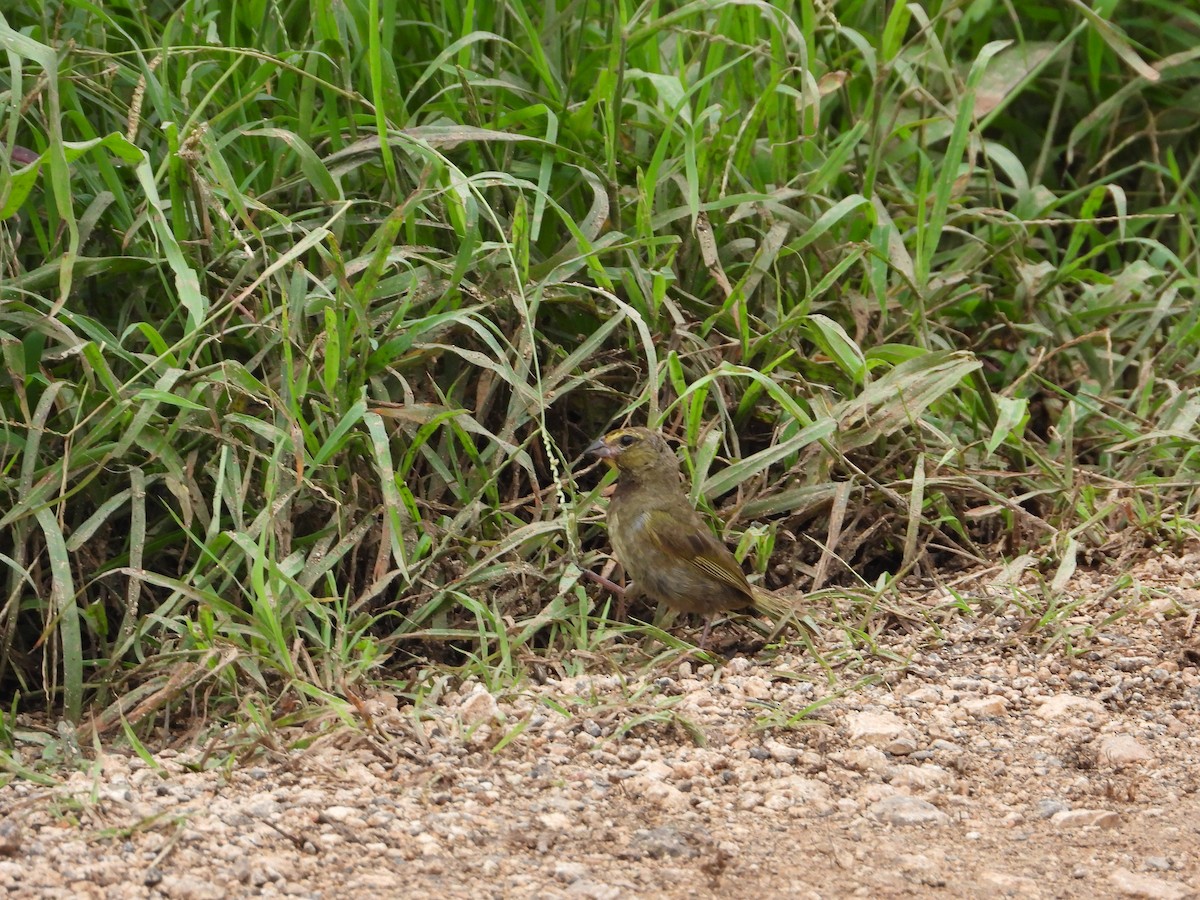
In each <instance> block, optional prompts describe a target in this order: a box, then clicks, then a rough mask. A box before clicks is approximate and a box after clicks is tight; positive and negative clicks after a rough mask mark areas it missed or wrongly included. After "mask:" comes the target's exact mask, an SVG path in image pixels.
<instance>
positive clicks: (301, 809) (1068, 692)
mask: <svg viewBox="0 0 1200 900" xmlns="http://www.w3.org/2000/svg"><path fill="white" fill-rule="evenodd" d="M1047 592H1048V589H1047V588H1046V587H1045V586H1044V582H1043V580H1041V579H1039V578H1036V577H1033V576H1032V574H1031V573H1030V572H1025V573H1020V572H1016V571H1008V572H1003V573H1001V572H998V571H994V572H991V573H984V574H983V575H981V576H979V577H978V578H977V579H976V580H975V581H974V582H973V583H971V584H967V585H961V586H959V588H957V593H958V594H959V595H960V596H962V597H965V598H967V600H966V604H965V605H966V606H967V607H968V608H967V609H961V608H956V607H955V604H954V598H953V596H952V595H951V594H950V593H948V592H947V591H945V590H944V589H940V590H939V589H930V590H928V591H925V592H921V593H917V594H914V596H913V597H912V598H911V603H912V606H911V608H912V609H918V608H920V609H922V610H924V611H926V613H925V614H924V615H922V616H905V615H899V616H896V617H893V618H892V619H891V621H892V622H893V627H891V628H889V629H887V630H886V631H885V633H883V634H879V635H875V636H873V639H874V641H875V643H874V646H873V647H872V648H871V650H872V652H871V653H869V654H868V653H867V652H866V651H865V650H862V649H861V645H860V649H859V650H857V651H851V650H850V649H849V648H848V647H847V646H845V645H842V644H839V643H838V642H839V641H843V640H844V632H842V631H837V630H832V629H831V634H829V635H827V636H826V638H825V641H824V642H823V643H820V644H819V646H818V650H819V651H820V655H821V657H822V658H823V659H824V660H825V662H826V663H827V664H828V665H822V662H821V661H820V660H818V659H817V658H816V657H814V656H813V655H811V654H806V653H804V652H802V651H800V650H785V651H783V652H780V653H778V654H773V653H771V652H767V651H764V652H761V653H758V654H756V655H755V656H753V657H742V656H735V657H734V658H732V659H729V660H728V661H727V662H725V663H724V664H722V665H719V666H718V665H712V664H705V663H703V662H702V661H701V660H685V661H683V662H680V661H678V660H675V661H674V662H672V663H671V664H670V666H669V667H668V668H660V669H658V670H655V671H649V672H643V671H638V672H637V673H636V674H628V673H622V672H620V671H617V670H615V669H614V668H613V667H612V666H611V665H606V661H605V660H593V661H592V662H591V663H590V664H589V665H590V668H591V669H592V670H601V673H600V674H595V675H589V676H584V677H550V678H547V679H545V681H544V683H541V684H528V683H526V684H523V685H521V686H519V687H517V688H515V689H512V690H510V691H506V692H502V693H498V694H493V693H490V692H488V691H487V690H485V689H484V688H483V687H482V686H481V685H479V684H474V683H467V684H464V685H461V686H458V687H455V688H454V689H452V690H445V691H441V692H438V691H436V690H435V691H434V693H433V695H432V696H431V698H430V701H429V702H428V703H427V704H425V705H423V707H422V708H421V709H420V710H414V709H413V708H412V707H410V706H406V705H404V704H402V703H400V702H398V701H397V699H396V697H394V696H390V695H388V694H385V693H380V694H377V695H375V696H372V697H370V698H367V699H366V701H365V703H364V705H363V709H364V711H365V712H366V713H367V714H368V715H367V716H365V717H364V720H363V722H361V723H360V724H359V726H358V727H343V728H335V729H330V728H329V727H328V723H326V725H325V727H322V728H319V729H314V731H312V732H311V733H308V734H305V733H303V732H299V731H297V732H296V733H293V734H287V733H281V732H273V733H271V734H269V735H266V736H264V737H263V739H262V741H261V743H260V744H259V746H258V747H257V751H256V752H255V753H254V754H253V756H252V758H251V759H250V761H249V762H247V763H245V764H241V765H237V764H233V763H230V764H228V765H223V766H220V767H218V768H207V769H205V768H204V767H203V765H202V763H203V761H204V759H205V757H204V754H203V753H202V752H201V750H200V749H184V750H171V749H164V750H161V751H160V752H157V753H155V754H154V762H153V765H151V764H148V763H147V762H146V761H144V760H142V759H140V758H139V757H138V756H136V755H135V754H132V753H130V752H128V751H126V750H118V749H114V748H113V747H102V748H101V750H100V752H98V753H97V754H95V756H94V759H91V760H89V761H84V762H83V763H82V764H79V765H77V766H75V768H74V771H72V772H70V773H69V774H64V775H63V776H62V778H61V779H60V780H58V781H57V782H56V783H55V784H53V785H39V784H34V783H31V782H30V781H27V780H18V781H15V782H13V783H11V784H10V785H8V786H7V787H4V788H0V888H3V889H4V890H7V891H8V895H9V896H12V897H38V898H42V897H45V898H49V897H72V898H74V897H83V898H89V897H96V898H110V897H111V898H125V897H129V898H135V897H136V898H141V897H172V898H219V897H237V896H264V897H269V896H280V895H288V896H297V897H324V898H333V897H336V898H360V897H361V898H366V897H391V896H404V897H438V898H443V897H446V898H456V897H472V898H476V897H484V898H489V897H496V898H499V897H541V898H559V897H562V898H568V897H585V898H624V897H723V898H725V897H728V898H739V897H750V898H772V897H789V898H790V897H798V898H834V897H855V896H861V897H921V898H924V897H980V898H983V897H988V898H991V897H1030V898H1037V897H1047V898H1049V897H1062V898H1072V897H1088V898H1097V897H1149V898H1155V897H1162V898H1183V897H1200V794H1198V793H1197V788H1198V786H1200V737H1198V736H1197V728H1198V726H1200V669H1198V668H1197V666H1198V664H1200V629H1197V628H1196V627H1195V626H1196V618H1197V612H1198V610H1200V554H1197V553H1191V554H1180V555H1179V556H1169V555H1162V556H1157V557H1154V558H1151V559H1147V560H1143V561H1142V562H1140V563H1139V564H1138V565H1137V566H1134V567H1132V568H1125V567H1120V570H1119V571H1108V572H1080V573H1076V575H1075V576H1074V577H1073V578H1072V580H1071V582H1070V583H1069V584H1068V585H1067V589H1066V591H1065V592H1064V593H1063V595H1062V596H1060V597H1059V598H1058V599H1057V600H1056V601H1055V602H1056V603H1057V605H1056V606H1055V605H1051V604H1050V602H1049V601H1048V600H1047V598H1046V595H1047ZM1063 604H1067V605H1066V606H1064V605H1063ZM930 610H933V611H934V612H933V613H932V614H930V613H929V612H928V611H930ZM830 612H831V613H832V611H830ZM880 618H888V617H887V616H876V618H875V620H878V619H880ZM873 621H874V620H873ZM726 627H729V626H726ZM642 668H645V667H642ZM26 751H27V752H26V758H28V756H29V752H28V751H29V748H26Z"/></svg>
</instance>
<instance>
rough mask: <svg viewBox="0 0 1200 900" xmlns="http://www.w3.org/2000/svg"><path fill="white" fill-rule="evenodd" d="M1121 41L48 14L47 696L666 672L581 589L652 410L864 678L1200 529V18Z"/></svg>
mask: <svg viewBox="0 0 1200 900" xmlns="http://www.w3.org/2000/svg"><path fill="white" fill-rule="evenodd" d="M1094 10H1095V11H1093V8H1092V7H1087V6H1085V5H1084V4H1082V3H1061V2H1053V3H1052V2H1023V0H1018V2H1015V3H1013V4H998V3H995V4H994V3H965V4H957V3H945V4H940V3H937V2H934V3H932V4H929V5H927V6H917V5H906V4H901V3H895V4H886V3H882V2H878V0H850V2H844V3H837V4H813V3H811V2H809V0H794V2H793V0H776V2H775V3H773V4H772V3H767V2H757V0H741V2H727V0H695V2H686V3H685V2H679V3H677V2H671V0H662V2H649V0H648V2H645V3H642V4H640V5H638V4H634V3H629V2H625V0H616V2H614V3H600V2H587V0H575V2H568V0H550V2H546V3H538V4H524V3H523V2H522V0H515V2H507V3H506V2H499V3H494V4H493V3H480V4H474V3H462V4H456V3H446V4H428V3H415V2H408V0H349V2H339V3H335V2H330V0H316V2H308V0H305V2H294V0H263V2H252V3H237V4H233V3H223V2H218V0H192V2H188V3H172V2H150V3H146V4H133V3H126V2H120V0H118V2H113V3H107V4H103V5H91V4H84V3H67V4H61V5H59V4H41V3H32V2H25V0H17V2H16V3H15V4H13V3H10V4H7V5H6V8H5V12H4V14H3V17H0V45H2V46H3V47H4V48H5V50H6V52H7V60H8V66H7V68H6V69H2V70H0V349H2V351H3V356H2V360H0V411H2V415H0V496H2V498H3V507H2V509H0V516H2V517H0V561H2V562H3V593H2V594H0V654H2V656H0V695H2V697H3V698H4V699H5V704H4V705H5V710H4V713H11V712H13V711H15V710H17V709H21V708H28V707H29V706H30V705H31V704H32V705H37V704H39V703H43V704H44V703H48V704H50V705H51V706H52V707H53V708H54V709H55V710H61V711H62V713H63V714H64V715H65V716H67V717H68V718H69V719H73V720H75V719H78V718H79V717H80V716H81V715H82V714H83V712H84V711H85V710H88V709H92V710H95V711H96V714H97V715H99V717H100V718H99V719H98V720H97V726H96V727H97V728H99V729H101V730H104V729H111V728H114V727H118V726H119V723H120V721H121V717H122V716H123V717H124V718H125V720H126V721H128V722H131V723H133V724H134V725H138V724H142V723H149V722H162V721H164V718H163V716H164V715H165V714H167V713H169V712H170V711H171V710H172V709H175V708H179V706H180V704H181V703H183V704H185V706H186V709H187V710H190V711H192V712H195V711H197V710H206V709H217V708H222V709H228V708H233V707H236V706H240V707H241V708H242V709H243V710H248V711H249V712H250V714H251V715H253V716H261V717H265V718H267V719H269V718H271V717H272V716H282V715H286V714H289V713H290V712H292V711H295V710H296V709H303V708H306V707H307V706H309V705H310V704H309V699H310V698H315V699H317V700H324V701H326V702H330V703H334V704H335V705H337V704H340V703H341V702H342V701H341V700H339V699H338V698H344V697H351V698H353V686H354V684H355V683H356V682H357V681H359V680H360V679H362V678H363V677H364V676H365V675H366V674H367V673H369V672H370V673H373V674H372V677H379V676H380V675H382V674H384V673H386V674H387V675H388V676H390V677H394V678H400V679H403V678H408V679H409V683H410V684H411V685H412V686H413V688H412V689H413V690H417V689H418V687H419V685H420V684H422V683H424V679H425V678H426V675H427V673H428V672H429V671H430V667H431V666H436V667H439V668H446V667H450V668H453V667H460V668H461V669H465V670H469V671H471V672H472V673H474V674H476V675H477V676H478V677H480V678H483V679H485V680H487V681H488V682H489V683H504V682H505V681H506V680H508V679H511V678H513V677H515V676H518V675H519V673H521V672H522V671H525V670H526V669H527V667H528V666H529V665H538V666H543V665H549V666H555V667H561V668H566V669H568V670H571V669H579V668H582V667H586V666H601V665H605V662H604V658H605V655H607V654H611V653H616V652H617V651H618V649H619V648H620V647H621V646H622V644H623V642H624V641H625V640H626V638H627V637H628V636H629V635H631V634H632V635H633V636H639V635H646V634H653V635H656V636H658V637H659V638H660V639H661V641H662V642H663V643H659V642H654V641H651V642H647V643H646V644H644V645H642V650H641V651H637V652H655V649H654V648H656V647H657V648H659V649H662V648H663V647H666V648H668V649H667V651H666V652H668V653H670V652H673V650H671V649H670V648H675V647H678V646H680V644H679V643H678V642H676V641H674V640H673V639H672V638H670V637H669V636H668V635H666V634H665V633H664V632H661V631H659V630H657V629H652V628H650V627H649V626H640V625H637V626H635V625H628V624H624V623H613V622H610V621H608V620H607V619H606V618H605V616H604V611H605V608H606V605H607V604H608V603H609V602H610V598H609V597H608V596H607V595H605V594H604V593H603V592H602V591H601V590H600V589H599V588H597V587H596V586H595V585H593V584H591V583H590V582H588V581H585V580H583V579H581V572H582V570H584V569H589V568H590V569H596V570H598V569H599V568H600V566H601V563H602V562H603V559H604V555H605V553H606V548H607V543H606V541H605V538H604V533H603V530H602V528H601V527H599V525H598V522H599V520H600V506H599V505H598V504H597V502H596V501H597V499H598V496H599V490H600V487H601V478H600V473H598V472H590V473H586V474H583V475H579V476H578V477H575V476H576V475H578V472H579V470H580V469H581V468H582V466H583V462H582V461H581V459H580V452H581V451H582V449H583V448H584V447H585V446H586V445H587V443H589V442H590V441H591V440H593V439H594V438H595V437H596V436H597V435H598V434H600V433H602V432H603V431H604V430H605V429H606V428H607V427H608V426H609V425H610V424H613V423H617V424H620V423H622V422H625V421H632V422H635V423H638V424H640V423H643V422H649V423H651V424H662V426H663V427H664V429H665V430H667V431H668V432H669V433H670V434H672V435H674V436H676V437H678V438H679V439H680V441H681V444H682V446H683V447H684V448H685V449H684V455H685V456H686V459H687V467H688V469H689V471H690V473H691V475H692V476H693V490H694V494H695V496H696V497H697V499H698V501H699V502H700V503H701V504H702V505H704V506H705V508H706V509H708V510H709V511H710V512H713V513H714V514H715V518H714V521H717V522H718V523H720V524H723V526H724V527H725V528H726V529H727V532H726V534H727V537H728V538H729V540H730V543H731V545H736V546H737V547H738V551H739V555H744V556H745V557H746V559H747V565H748V566H750V567H754V568H755V569H756V570H757V572H758V573H759V574H761V575H762V576H763V579H764V581H765V582H766V583H767V584H770V585H772V586H775V587H782V588H783V589H784V590H791V591H796V590H801V589H803V590H806V591H812V590H814V589H826V590H827V591H829V592H830V593H836V595H837V597H840V598H841V599H840V600H839V601H838V602H839V604H840V605H839V606H838V607H837V608H838V609H839V610H840V612H839V613H838V614H837V615H836V616H835V615H834V614H833V613H832V612H831V610H833V608H834V607H833V605H832V604H833V602H834V601H833V599H832V598H831V597H824V596H823V595H821V594H817V595H815V598H814V600H813V615H814V617H815V618H817V619H822V618H828V619H829V620H830V621H833V620H836V625H835V626H833V627H835V628H837V629H841V630H842V632H843V633H844V634H845V636H846V646H847V647H858V648H863V647H865V648H867V652H869V645H870V636H871V634H872V633H874V632H875V631H877V630H878V629H880V628H886V627H888V626H889V622H890V621H892V618H891V617H890V616H889V615H888V614H887V609H888V598H889V597H890V596H892V592H893V591H894V590H895V585H896V583H897V581H898V579H901V578H903V577H905V576H907V575H910V574H924V575H930V574H935V573H945V572H946V571H948V570H950V569H951V568H952V567H957V566H960V565H977V564H980V563H981V562H982V563H988V564H992V563H996V562H997V561H998V560H999V559H1000V558H1001V557H1003V558H1005V559H1014V558H1018V557H1019V556H1020V555H1021V554H1028V555H1027V556H1025V557H1024V559H1025V562H1024V563H1023V564H1026V565H1033V566H1037V567H1039V568H1040V569H1041V570H1042V571H1044V572H1045V576H1046V589H1045V591H1044V592H1042V593H1041V594H1040V595H1039V596H1037V597H1032V598H1014V600H1013V602H1019V603H1024V604H1025V607H1023V608H1024V611H1025V612H1026V613H1028V614H1029V615H1031V617H1032V618H1033V619H1034V620H1038V619H1039V617H1050V616H1051V615H1052V610H1053V609H1056V608H1060V607H1061V605H1062V602H1065V601H1062V598H1060V597H1058V596H1057V595H1056V590H1057V589H1058V588H1059V587H1061V584H1062V582H1063V580H1064V578H1065V576H1066V575H1067V574H1069V573H1070V572H1071V570H1072V569H1073V567H1074V566H1075V565H1076V564H1077V563H1078V562H1081V561H1083V560H1085V559H1088V558H1090V556H1089V555H1090V554H1097V553H1104V552H1107V550H1106V548H1108V550H1111V549H1112V548H1111V545H1110V541H1111V539H1112V536H1113V535H1114V534H1117V533H1120V534H1122V535H1124V537H1123V540H1124V541H1125V544H1123V546H1126V545H1129V544H1130V542H1132V543H1134V544H1142V545H1145V546H1153V545H1156V544H1159V543H1162V542H1171V541H1179V540H1182V539H1184V538H1186V537H1188V536H1189V535H1193V534H1194V532H1195V530H1196V518H1195V515H1196V506H1197V496H1196V488H1195V485H1196V473H1197V471H1200V456H1198V449H1200V448H1198V444H1197V434H1196V419H1197V416H1198V415H1200V390H1198V387H1200V379H1198V378H1197V372H1198V368H1200V363H1198V360H1197V345H1198V341H1197V338H1198V337H1200V303H1197V282H1198V277H1200V276H1198V274H1197V271H1198V268H1200V267H1198V253H1197V234H1196V220H1197V212H1198V211H1200V197H1198V195H1197V190H1198V187H1200V177H1198V169H1200V153H1198V152H1197V148H1200V102H1197V101H1198V99H1200V87H1197V85H1200V78H1198V77H1197V76H1198V75H1200V13H1198V12H1196V11H1195V10H1193V9H1192V8H1191V6H1190V5H1188V4H1183V3H1175V4H1172V3H1169V2H1164V3H1158V2H1148V3H1141V4H1118V3H1115V2H1111V0H1109V2H1105V0H1101V2H1098V3H1096V4H1094ZM1130 535H1133V537H1132V538H1131V537H1130ZM772 550H773V551H774V556H773V558H772V557H771V553H772ZM959 605H960V608H961V611H962V613H963V614H970V610H971V608H972V604H971V601H970V600H969V599H966V598H964V599H963V600H962V601H961V603H960V604H959ZM641 612H642V613H644V612H646V611H645V610H643V611H641ZM618 639H619V640H618ZM622 652H624V651H622ZM385 660H386V661H387V666H386V667H385V668H381V667H380V663H381V662H383V661H385ZM317 705H320V704H319V703H318V704H317ZM0 715H2V714H0ZM3 731H4V729H3V728H2V727H0V732H3Z"/></svg>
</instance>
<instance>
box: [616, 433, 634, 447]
mask: <svg viewBox="0 0 1200 900" xmlns="http://www.w3.org/2000/svg"><path fill="white" fill-rule="evenodd" d="M636 440H637V438H635V437H634V436H633V435H632V434H623V435H621V436H620V437H619V438H617V443H618V444H620V445H621V446H622V447H632V446H633V442H634V441H636Z"/></svg>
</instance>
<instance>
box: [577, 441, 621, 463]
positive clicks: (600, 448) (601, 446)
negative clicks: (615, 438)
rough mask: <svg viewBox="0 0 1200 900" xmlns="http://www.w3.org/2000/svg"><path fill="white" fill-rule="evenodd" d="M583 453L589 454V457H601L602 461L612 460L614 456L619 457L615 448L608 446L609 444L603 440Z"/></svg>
mask: <svg viewBox="0 0 1200 900" xmlns="http://www.w3.org/2000/svg"><path fill="white" fill-rule="evenodd" d="M583 452H584V453H586V454H588V455H589V456H596V457H599V458H600V459H612V458H613V457H614V456H616V455H617V454H616V453H615V452H614V451H613V448H612V447H610V446H608V444H606V443H604V441H603V440H599V441H596V443H594V444H592V445H591V446H590V447H588V448H587V449H586V450H584V451H583Z"/></svg>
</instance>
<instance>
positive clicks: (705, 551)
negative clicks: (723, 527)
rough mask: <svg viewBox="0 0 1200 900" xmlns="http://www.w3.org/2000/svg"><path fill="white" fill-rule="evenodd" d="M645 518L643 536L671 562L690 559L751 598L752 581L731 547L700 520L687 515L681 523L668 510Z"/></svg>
mask: <svg viewBox="0 0 1200 900" xmlns="http://www.w3.org/2000/svg"><path fill="white" fill-rule="evenodd" d="M643 516H644V517H645V523H644V527H643V528H642V529H641V533H642V534H643V535H644V536H645V538H646V539H647V540H649V541H650V542H651V543H652V544H654V546H655V547H657V548H658V549H659V550H660V551H662V552H663V553H665V554H667V555H668V556H669V557H670V558H671V559H679V560H687V561H688V562H690V563H691V564H692V565H694V566H696V567H697V568H698V569H700V570H702V571H703V572H704V573H705V574H707V575H709V576H711V577H713V578H716V579H718V580H720V581H723V582H724V583H725V584H728V585H729V586H730V587H731V588H733V589H734V590H736V591H739V592H740V593H743V594H745V595H746V596H747V597H749V596H751V588H750V582H748V581H747V580H746V574H745V573H744V572H743V571H742V569H741V566H739V565H738V564H737V560H735V559H734V558H733V554H732V553H730V552H729V548H728V547H726V546H725V545H724V544H722V543H721V542H720V541H719V540H717V539H716V538H715V537H714V536H713V534H712V532H710V531H709V530H708V528H706V527H705V525H704V523H703V522H700V521H699V520H698V518H695V517H694V516H688V517H687V518H685V519H683V520H682V521H680V517H678V516H676V515H675V514H674V513H672V512H670V511H668V510H665V509H655V510H650V511H649V512H647V513H643ZM639 518H642V517H639Z"/></svg>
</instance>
